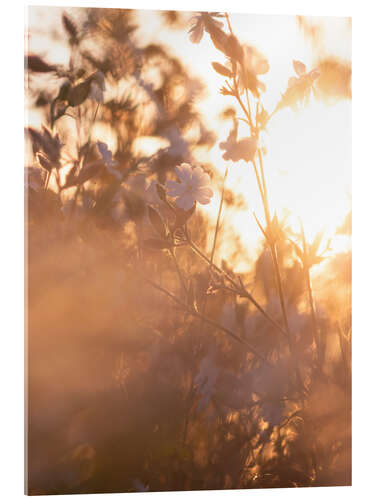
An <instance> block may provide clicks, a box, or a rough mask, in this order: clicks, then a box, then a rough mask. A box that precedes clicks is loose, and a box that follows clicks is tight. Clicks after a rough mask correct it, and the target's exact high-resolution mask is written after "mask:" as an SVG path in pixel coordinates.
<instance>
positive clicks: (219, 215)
mask: <svg viewBox="0 0 375 500" xmlns="http://www.w3.org/2000/svg"><path fill="white" fill-rule="evenodd" d="M227 175H228V167H226V169H225V174H224V179H223V186H222V189H221V198H220V206H219V213H218V215H217V219H216V227H215V235H214V242H213V244H212V250H211V258H210V261H211V264H212V263H213V261H214V255H215V249H216V240H217V235H218V232H219V225H220V218H221V212H222V209H223V202H224V192H225V181H226V178H227Z"/></svg>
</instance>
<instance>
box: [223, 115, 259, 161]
mask: <svg viewBox="0 0 375 500" xmlns="http://www.w3.org/2000/svg"><path fill="white" fill-rule="evenodd" d="M237 131H238V122H237V121H236V120H234V123H233V129H232V130H231V131H230V133H229V135H228V137H227V140H226V141H225V142H221V143H220V144H219V147H220V149H222V150H223V151H224V154H223V159H224V160H227V161H228V160H231V161H234V162H237V161H240V160H245V161H251V160H252V159H253V158H254V155H255V153H256V150H257V147H258V141H257V138H256V137H255V136H253V137H245V138H243V139H240V140H237Z"/></svg>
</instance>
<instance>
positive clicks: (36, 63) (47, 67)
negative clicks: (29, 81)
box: [25, 55, 56, 73]
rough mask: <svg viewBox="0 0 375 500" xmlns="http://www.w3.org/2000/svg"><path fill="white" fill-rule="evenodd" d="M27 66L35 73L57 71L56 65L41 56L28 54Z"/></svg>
mask: <svg viewBox="0 0 375 500" xmlns="http://www.w3.org/2000/svg"><path fill="white" fill-rule="evenodd" d="M25 68H26V69H27V70H29V71H33V72H34V73H49V72H51V71H56V66H54V65H51V64H48V63H46V62H45V61H43V59H42V58H40V57H39V56H33V55H28V56H26V57H25Z"/></svg>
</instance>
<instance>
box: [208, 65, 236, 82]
mask: <svg viewBox="0 0 375 500" xmlns="http://www.w3.org/2000/svg"><path fill="white" fill-rule="evenodd" d="M211 64H212V67H213V68H214V70H215V71H216V73H219V75H222V76H227V77H228V78H231V77H232V75H233V73H232V72H231V70H230V69H228V68H226V67H225V66H223V65H222V64H220V63H218V62H212V63H211Z"/></svg>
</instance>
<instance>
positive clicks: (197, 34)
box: [189, 12, 223, 43]
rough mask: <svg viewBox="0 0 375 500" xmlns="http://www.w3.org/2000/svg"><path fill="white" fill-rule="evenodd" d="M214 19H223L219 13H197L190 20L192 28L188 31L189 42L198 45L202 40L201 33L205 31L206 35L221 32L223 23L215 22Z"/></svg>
mask: <svg viewBox="0 0 375 500" xmlns="http://www.w3.org/2000/svg"><path fill="white" fill-rule="evenodd" d="M215 17H219V18H220V17H223V14H220V13H219V12H199V13H198V14H197V15H196V16H194V17H193V18H192V20H191V22H192V27H191V28H190V30H189V33H190V41H191V42H193V43H199V42H200V41H201V40H202V36H203V32H204V30H206V31H207V32H208V33H210V34H211V32H216V31H221V28H222V26H223V23H221V22H220V21H217V20H216V19H215Z"/></svg>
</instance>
